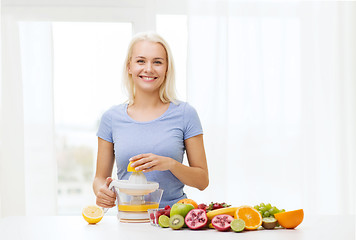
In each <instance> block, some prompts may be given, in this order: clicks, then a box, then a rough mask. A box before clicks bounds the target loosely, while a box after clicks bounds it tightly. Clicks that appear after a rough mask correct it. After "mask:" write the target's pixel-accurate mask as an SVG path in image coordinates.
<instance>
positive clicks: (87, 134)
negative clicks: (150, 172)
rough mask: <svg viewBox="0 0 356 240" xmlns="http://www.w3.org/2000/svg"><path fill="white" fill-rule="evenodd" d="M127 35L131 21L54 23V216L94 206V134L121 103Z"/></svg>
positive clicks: (95, 147) (129, 31) (75, 212)
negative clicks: (55, 198)
mask: <svg viewBox="0 0 356 240" xmlns="http://www.w3.org/2000/svg"><path fill="white" fill-rule="evenodd" d="M131 36H132V25H131V23H73V22H58V23H53V45H54V47H53V49H54V50H53V51H54V115H55V144H56V146H55V147H56V158H57V162H58V214H59V215H72V214H73V215H74V214H79V213H80V212H81V209H82V207H83V206H84V205H86V204H94V203H95V196H94V193H93V190H92V181H93V177H94V173H95V165H96V153H97V137H96V131H97V128H98V124H99V122H100V118H101V116H102V114H103V112H104V111H106V110H107V109H109V108H110V107H111V106H113V105H115V104H119V103H121V102H123V101H124V100H126V96H125V95H124V94H123V91H122V87H121V73H122V68H123V61H124V58H125V55H126V51H127V46H128V43H129V41H130V39H131ZM114 169H115V168H114Z"/></svg>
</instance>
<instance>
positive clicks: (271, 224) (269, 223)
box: [262, 217, 277, 229]
mask: <svg viewBox="0 0 356 240" xmlns="http://www.w3.org/2000/svg"><path fill="white" fill-rule="evenodd" d="M276 226H277V219H275V218H274V217H266V218H262V227H263V228H265V229H274V228H275V227H276Z"/></svg>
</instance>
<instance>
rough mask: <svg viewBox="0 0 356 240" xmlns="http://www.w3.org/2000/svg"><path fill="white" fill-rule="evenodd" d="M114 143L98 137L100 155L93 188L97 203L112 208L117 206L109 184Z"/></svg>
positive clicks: (113, 159)
mask: <svg viewBox="0 0 356 240" xmlns="http://www.w3.org/2000/svg"><path fill="white" fill-rule="evenodd" d="M114 161H115V158H114V145H113V143H111V142H108V141H105V140H103V139H101V138H99V137H98V157H97V163H96V172H95V178H94V182H93V190H94V193H95V195H96V204H97V205H98V206H101V207H105V208H111V207H114V206H115V199H116V195H115V193H114V192H113V191H111V190H109V188H108V186H109V184H110V182H111V181H112V179H111V173H112V169H113V166H114Z"/></svg>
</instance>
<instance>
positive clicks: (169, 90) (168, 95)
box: [123, 32, 176, 105]
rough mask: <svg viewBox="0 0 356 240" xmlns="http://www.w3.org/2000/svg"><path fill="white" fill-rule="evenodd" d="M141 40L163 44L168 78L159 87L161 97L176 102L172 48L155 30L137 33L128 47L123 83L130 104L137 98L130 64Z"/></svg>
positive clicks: (163, 99) (165, 100)
mask: <svg viewBox="0 0 356 240" xmlns="http://www.w3.org/2000/svg"><path fill="white" fill-rule="evenodd" d="M140 41H150V42H154V43H159V44H161V45H162V46H163V48H164V49H165V51H166V54H167V63H168V66H167V72H166V78H165V80H164V81H163V83H162V85H161V87H160V89H159V97H160V99H161V101H162V102H163V103H169V102H173V103H175V102H176V88H175V70H174V62H173V57H172V53H171V50H170V48H169V46H168V44H167V42H166V41H165V40H164V39H163V38H162V37H161V36H160V35H158V34H157V33H155V32H142V33H138V34H136V35H135V36H134V37H133V38H132V40H131V42H130V44H129V47H128V51H127V55H126V59H125V62H124V69H123V84H124V87H125V88H126V91H127V94H128V97H129V99H128V104H129V105H131V104H133V103H134V100H135V85H134V83H133V80H132V75H131V74H129V72H128V66H129V64H130V62H131V57H132V50H133V47H134V45H135V44H136V43H137V42H140Z"/></svg>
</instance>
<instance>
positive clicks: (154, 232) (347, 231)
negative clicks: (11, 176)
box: [0, 215, 355, 240]
mask: <svg viewBox="0 0 356 240" xmlns="http://www.w3.org/2000/svg"><path fill="white" fill-rule="evenodd" d="M0 239H1V240H10V239H11V240H17V239H26V240H32V239H36V240H41V239H46V240H49V239H63V240H67V239H75V240H79V239H85V240H89V239H100V240H102V239H110V240H113V239H120V240H121V239H124V240H129V239H134V240H138V239H167V240H174V239H177V240H178V239H179V240H191V239H198V240H210V239H211V240H216V239H249V240H258V239H261V240H268V239H273V240H279V239H286V240H305V239H310V240H316V239H322V240H329V239H330V240H335V239H336V240H355V216H308V215H305V216H304V221H303V222H302V224H301V225H299V226H298V227H297V228H296V229H294V230H289V229H278V230H257V231H244V232H242V233H234V232H218V231H216V230H214V229H207V230H196V231H193V230H189V229H183V230H172V229H170V228H165V229H164V228H160V227H154V226H151V225H150V224H149V223H121V222H119V221H118V220H117V218H116V217H114V216H105V217H104V218H103V220H102V221H101V222H100V223H98V224H96V225H89V224H87V223H86V222H85V221H84V219H83V218H82V217H81V216H77V217H73V216H71V217H70V216H68V217H67V216H53V217H6V218H3V219H0Z"/></svg>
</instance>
